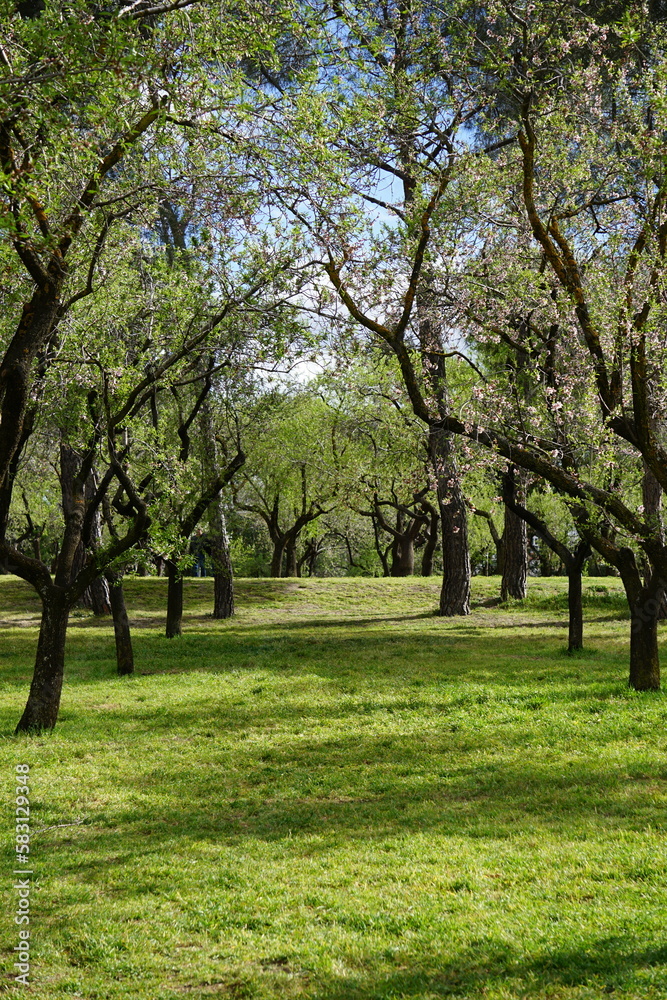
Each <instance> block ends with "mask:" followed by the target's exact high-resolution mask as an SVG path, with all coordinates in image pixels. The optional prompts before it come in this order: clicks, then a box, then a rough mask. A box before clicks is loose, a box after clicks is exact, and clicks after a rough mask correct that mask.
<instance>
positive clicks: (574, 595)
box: [567, 560, 584, 653]
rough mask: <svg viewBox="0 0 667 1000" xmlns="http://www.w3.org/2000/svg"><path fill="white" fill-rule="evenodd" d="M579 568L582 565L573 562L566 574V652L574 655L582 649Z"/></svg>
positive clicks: (582, 624) (582, 618)
mask: <svg viewBox="0 0 667 1000" xmlns="http://www.w3.org/2000/svg"><path fill="white" fill-rule="evenodd" d="M581 567H582V563H581V561H579V560H575V561H574V562H573V563H572V565H571V566H570V567H569V569H568V574H567V607H568V612H569V624H568V635H567V651H568V653H574V652H575V651H576V650H578V649H583V648H584V609H583V604H582V600H581Z"/></svg>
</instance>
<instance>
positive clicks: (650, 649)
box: [629, 597, 661, 691]
mask: <svg viewBox="0 0 667 1000" xmlns="http://www.w3.org/2000/svg"><path fill="white" fill-rule="evenodd" d="M660 605H661V601H660V600H659V599H658V597H648V598H647V599H646V601H645V602H643V604H639V605H638V606H636V607H635V608H634V609H633V615H632V627H631V632H630V679H629V682H630V687H632V688H634V689H635V691H658V690H659V689H660V656H659V653H658V612H659V610H660Z"/></svg>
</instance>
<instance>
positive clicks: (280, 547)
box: [269, 538, 286, 577]
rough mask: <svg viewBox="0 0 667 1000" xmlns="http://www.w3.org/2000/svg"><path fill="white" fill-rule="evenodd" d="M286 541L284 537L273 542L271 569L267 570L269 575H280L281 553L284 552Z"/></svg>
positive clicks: (281, 565) (281, 567) (281, 566)
mask: <svg viewBox="0 0 667 1000" xmlns="http://www.w3.org/2000/svg"><path fill="white" fill-rule="evenodd" d="M285 544H286V541H285V539H284V538H281V539H279V540H278V541H274V542H273V554H272V556H271V569H270V571H269V576H275V577H280V576H282V569H283V553H284V552H285Z"/></svg>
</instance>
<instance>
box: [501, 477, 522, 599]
mask: <svg viewBox="0 0 667 1000" xmlns="http://www.w3.org/2000/svg"><path fill="white" fill-rule="evenodd" d="M503 478H504V483H503V492H508V494H509V496H510V497H511V499H512V501H514V502H517V500H518V499H519V498H517V496H516V493H517V489H516V481H515V472H514V470H513V469H512V470H510V471H509V472H508V473H506V475H505V476H504V477H503ZM519 502H520V501H519ZM502 573H503V575H502V580H501V582H500V600H501V601H507V600H508V599H509V598H510V597H511V598H513V599H514V600H517V601H523V599H524V598H525V596H526V578H527V575H528V533H527V531H526V522H525V521H524V519H523V518H522V517H519V516H518V515H517V514H515V513H514V511H512V510H510V508H509V507H508V506H507V505H506V506H505V528H504V531H503V570H502Z"/></svg>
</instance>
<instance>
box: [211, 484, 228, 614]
mask: <svg viewBox="0 0 667 1000" xmlns="http://www.w3.org/2000/svg"><path fill="white" fill-rule="evenodd" d="M209 526H210V530H211V561H212V563H213V617H214V618H223V619H224V618H232V617H233V615H234V568H233V566H232V556H231V552H230V551H229V537H228V535H227V524H226V521H225V514H224V511H223V510H222V504H221V502H220V501H219V500H218V501H217V502H216V503H215V504H213V507H212V513H211V517H210V521H209Z"/></svg>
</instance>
